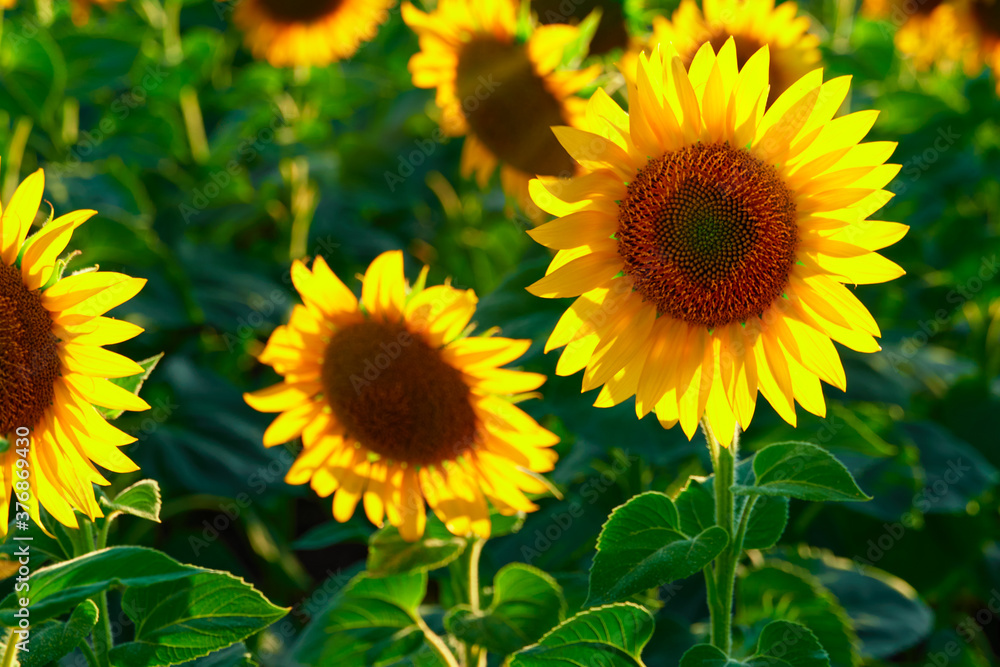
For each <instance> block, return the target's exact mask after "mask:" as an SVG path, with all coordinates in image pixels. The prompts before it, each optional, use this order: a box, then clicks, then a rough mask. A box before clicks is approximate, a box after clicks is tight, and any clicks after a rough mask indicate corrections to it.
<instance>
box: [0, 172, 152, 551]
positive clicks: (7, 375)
mask: <svg viewBox="0 0 1000 667" xmlns="http://www.w3.org/2000/svg"><path fill="white" fill-rule="evenodd" d="M44 185H45V180H44V175H43V173H42V171H41V170H38V171H37V172H35V173H34V174H32V175H31V176H29V177H28V178H27V179H25V181H24V182H23V183H21V185H20V186H19V187H18V188H17V190H16V191H15V192H14V195H13V196H12V197H11V200H10V201H9V202H7V206H6V207H5V208H4V210H3V214H2V218H0V380H2V381H0V438H3V439H4V440H6V441H7V443H8V446H7V447H6V449H5V450H4V451H3V453H2V454H0V486H2V487H3V492H2V493H0V532H2V533H4V534H6V531H7V515H8V510H9V508H10V494H11V487H12V485H13V484H14V483H16V482H18V481H20V480H23V477H21V476H20V475H17V474H16V473H17V471H18V470H20V468H19V467H17V466H16V462H17V459H18V458H19V457H20V455H19V454H18V453H17V449H18V447H16V446H15V443H16V433H17V431H18V429H20V428H22V427H23V428H28V429H30V430H31V431H32V433H31V436H30V440H31V442H30V446H29V447H28V455H27V460H28V471H29V475H28V481H29V483H30V485H31V486H30V496H31V498H32V500H37V501H38V502H29V503H26V504H27V505H28V507H29V511H30V513H31V516H32V518H34V519H35V521H36V522H38V521H39V519H40V515H39V503H41V505H42V506H43V507H45V509H46V510H48V512H49V513H50V514H51V515H52V516H53V517H54V518H55V519H56V520H57V521H59V522H60V523H62V524H63V525H66V526H70V527H76V526H77V525H78V524H77V520H76V517H75V515H74V514H73V511H74V510H77V511H79V512H81V513H83V514H86V515H87V516H88V517H90V518H91V519H93V518H94V517H98V516H103V513H102V512H101V508H100V506H99V505H98V504H97V501H96V499H95V498H94V490H93V487H92V485H91V483H96V484H101V485H107V484H109V482H108V481H107V480H106V479H105V478H104V477H103V476H102V475H101V473H100V472H98V471H97V469H96V468H95V467H94V465H93V464H94V463H96V464H98V465H100V466H101V467H103V468H106V469H108V470H111V471H112V472H131V471H133V470H138V466H136V465H135V464H134V463H133V462H132V461H131V460H129V459H128V458H127V457H126V456H125V455H124V454H122V453H121V452H120V451H119V450H118V448H119V447H121V446H122V445H126V444H128V443H131V442H135V438H133V437H131V436H128V435H126V434H125V433H122V432H121V431H119V430H118V429H116V428H114V427H113V426H111V425H110V424H108V423H107V422H106V421H105V420H104V418H103V417H102V416H101V415H100V414H99V413H98V412H97V410H95V409H94V405H100V406H103V407H106V408H112V409H117V410H148V409H149V406H148V405H147V404H146V402H145V401H143V400H142V399H141V398H139V397H137V396H135V395H133V394H132V393H130V392H128V391H126V390H125V389H123V388H121V387H119V386H118V385H116V384H114V383H112V382H109V381H108V378H119V377H127V376H130V375H137V374H139V373H142V372H143V369H142V367H140V366H139V365H138V364H136V363H135V362H133V361H132V360H130V359H126V358H125V357H123V356H121V355H119V354H115V353H114V352H109V351H107V350H105V349H103V348H102V347H101V346H103V345H110V344H112V343H120V342H123V341H126V340H130V339H131V338H134V337H135V336H137V335H138V334H139V333H141V332H142V329H141V328H139V327H137V326H136V325H134V324H130V323H128V322H123V321H121V320H115V319H111V318H107V317H101V316H102V315H103V314H104V313H106V312H107V311H109V310H110V309H112V308H114V307H115V306H118V305H120V304H122V303H124V302H126V301H128V300H129V299H131V298H132V297H133V296H135V295H136V294H137V293H138V292H139V290H141V289H142V286H143V285H145V284H146V281H145V280H142V279H139V278H130V277H129V276H125V275H122V274H119V273H109V272H106V271H101V272H98V271H90V272H86V273H78V274H75V275H71V276H67V277H65V278H63V277H61V274H62V269H63V267H64V265H61V264H60V263H59V261H58V259H57V257H58V255H59V254H60V253H61V252H62V251H63V250H65V248H66V245H67V244H68V243H69V240H70V237H71V236H72V235H73V231H74V230H75V229H76V228H77V227H79V226H80V225H82V224H83V223H84V222H86V221H87V220H88V219H89V218H90V217H91V216H92V215H94V214H95V213H96V211H74V212H72V213H67V214H66V215H63V216H61V217H58V218H56V219H55V220H52V221H50V222H49V223H48V224H46V225H45V226H44V227H43V228H42V229H41V231H39V232H38V233H37V234H35V235H33V236H32V237H31V238H28V239H27V241H25V237H26V236H27V234H28V230H29V228H30V227H31V225H32V222H33V221H34V220H35V216H36V215H37V212H38V207H39V204H40V203H41V199H42V190H43V189H44Z"/></svg>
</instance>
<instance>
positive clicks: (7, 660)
mask: <svg viewBox="0 0 1000 667" xmlns="http://www.w3.org/2000/svg"><path fill="white" fill-rule="evenodd" d="M16 657H17V641H16V640H15V639H14V630H11V631H10V635H8V636H7V649H6V650H5V651H4V652H3V667H12V666H13V665H14V658H16Z"/></svg>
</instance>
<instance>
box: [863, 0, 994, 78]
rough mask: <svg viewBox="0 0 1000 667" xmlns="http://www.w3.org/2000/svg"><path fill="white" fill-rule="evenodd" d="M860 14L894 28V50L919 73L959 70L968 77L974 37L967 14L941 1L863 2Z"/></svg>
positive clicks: (972, 69) (974, 66) (973, 67)
mask: <svg viewBox="0 0 1000 667" xmlns="http://www.w3.org/2000/svg"><path fill="white" fill-rule="evenodd" d="M862 14H863V15H864V16H866V17H868V18H871V19H883V20H886V21H889V22H890V23H892V24H894V25H895V26H896V27H897V28H898V30H897V31H896V37H895V42H896V48H897V49H899V51H900V52H902V53H904V54H906V55H908V56H910V57H911V58H912V59H913V64H914V66H915V67H916V68H917V69H919V70H927V69H930V68H931V67H933V66H939V67H941V68H942V69H949V68H952V67H954V66H956V65H960V66H963V67H964V69H965V70H966V71H968V73H969V74H974V73H975V72H976V71H977V70H978V69H979V68H981V67H982V63H981V62H980V63H979V64H978V65H977V63H976V54H977V51H976V48H975V46H974V44H975V42H976V35H975V29H974V25H972V21H971V16H970V15H969V12H968V11H967V10H963V8H962V6H961V5H959V4H957V3H954V2H944V1H943V0H923V1H919V0H918V1H916V2H914V1H913V0H864V4H863V5H862Z"/></svg>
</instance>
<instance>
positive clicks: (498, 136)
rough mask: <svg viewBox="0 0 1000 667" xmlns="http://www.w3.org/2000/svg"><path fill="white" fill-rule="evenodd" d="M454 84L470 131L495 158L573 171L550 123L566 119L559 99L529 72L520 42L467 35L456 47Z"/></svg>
mask: <svg viewBox="0 0 1000 667" xmlns="http://www.w3.org/2000/svg"><path fill="white" fill-rule="evenodd" d="M455 85H456V90H455V93H456V95H457V96H458V100H459V102H460V103H461V105H462V113H463V115H464V116H465V120H466V122H467V123H468V124H469V127H470V128H471V130H472V133H473V134H475V136H476V138H477V139H479V140H480V141H481V142H482V143H483V144H484V145H485V146H486V147H487V148H488V149H489V150H490V151H491V152H492V153H493V154H494V155H496V156H497V157H498V158H500V159H501V160H503V161H504V162H506V163H508V164H510V165H511V166H512V167H515V168H516V169H519V170H521V171H523V172H526V173H529V174H536V175H545V176H559V175H565V176H569V175H570V174H572V173H573V170H574V162H573V159H572V158H571V157H570V156H569V153H567V152H566V150H565V149H564V148H563V147H562V146H561V145H560V144H559V142H558V141H556V137H555V135H554V134H553V133H552V129H551V127H552V126H553V125H568V124H569V123H568V121H567V120H566V117H565V114H564V110H563V105H562V103H561V102H560V101H559V100H558V99H556V98H555V96H553V94H552V93H551V92H550V91H549V89H548V87H547V86H546V84H545V80H544V79H543V78H542V77H541V76H539V75H538V74H537V73H536V72H535V67H534V64H533V63H532V62H531V59H530V58H529V57H528V49H527V47H526V46H524V45H523V44H505V43H503V42H499V41H497V40H494V39H491V38H482V37H481V38H478V39H474V40H472V41H471V42H469V43H468V44H466V45H465V46H463V47H462V49H461V50H460V51H459V54H458V67H457V72H456V82H455Z"/></svg>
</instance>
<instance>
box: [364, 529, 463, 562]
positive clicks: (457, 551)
mask: <svg viewBox="0 0 1000 667" xmlns="http://www.w3.org/2000/svg"><path fill="white" fill-rule="evenodd" d="M467 544H468V541H467V540H466V539H465V538H463V537H457V536H455V535H452V534H451V533H450V532H448V529H447V528H446V527H445V526H444V524H443V523H441V521H439V520H438V519H437V518H436V517H435V518H434V519H430V518H428V521H427V527H426V528H425V529H424V534H423V535H422V536H421V537H420V539H418V540H416V541H415V542H407V541H406V540H404V539H403V537H402V536H401V535H400V534H399V530H397V529H396V527H395V526H391V525H388V524H387V525H386V526H384V527H383V528H380V529H379V530H378V531H376V532H375V534H374V535H372V536H371V539H370V540H369V541H368V565H367V568H368V572H369V573H370V574H371V576H373V577H385V576H389V575H391V574H405V573H407V572H427V571H430V570H436V569H438V568H440V567H444V566H445V565H447V564H448V563H450V562H451V561H453V560H455V559H456V558H458V557H459V556H461V555H462V552H463V551H465V547H466V545H467Z"/></svg>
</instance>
